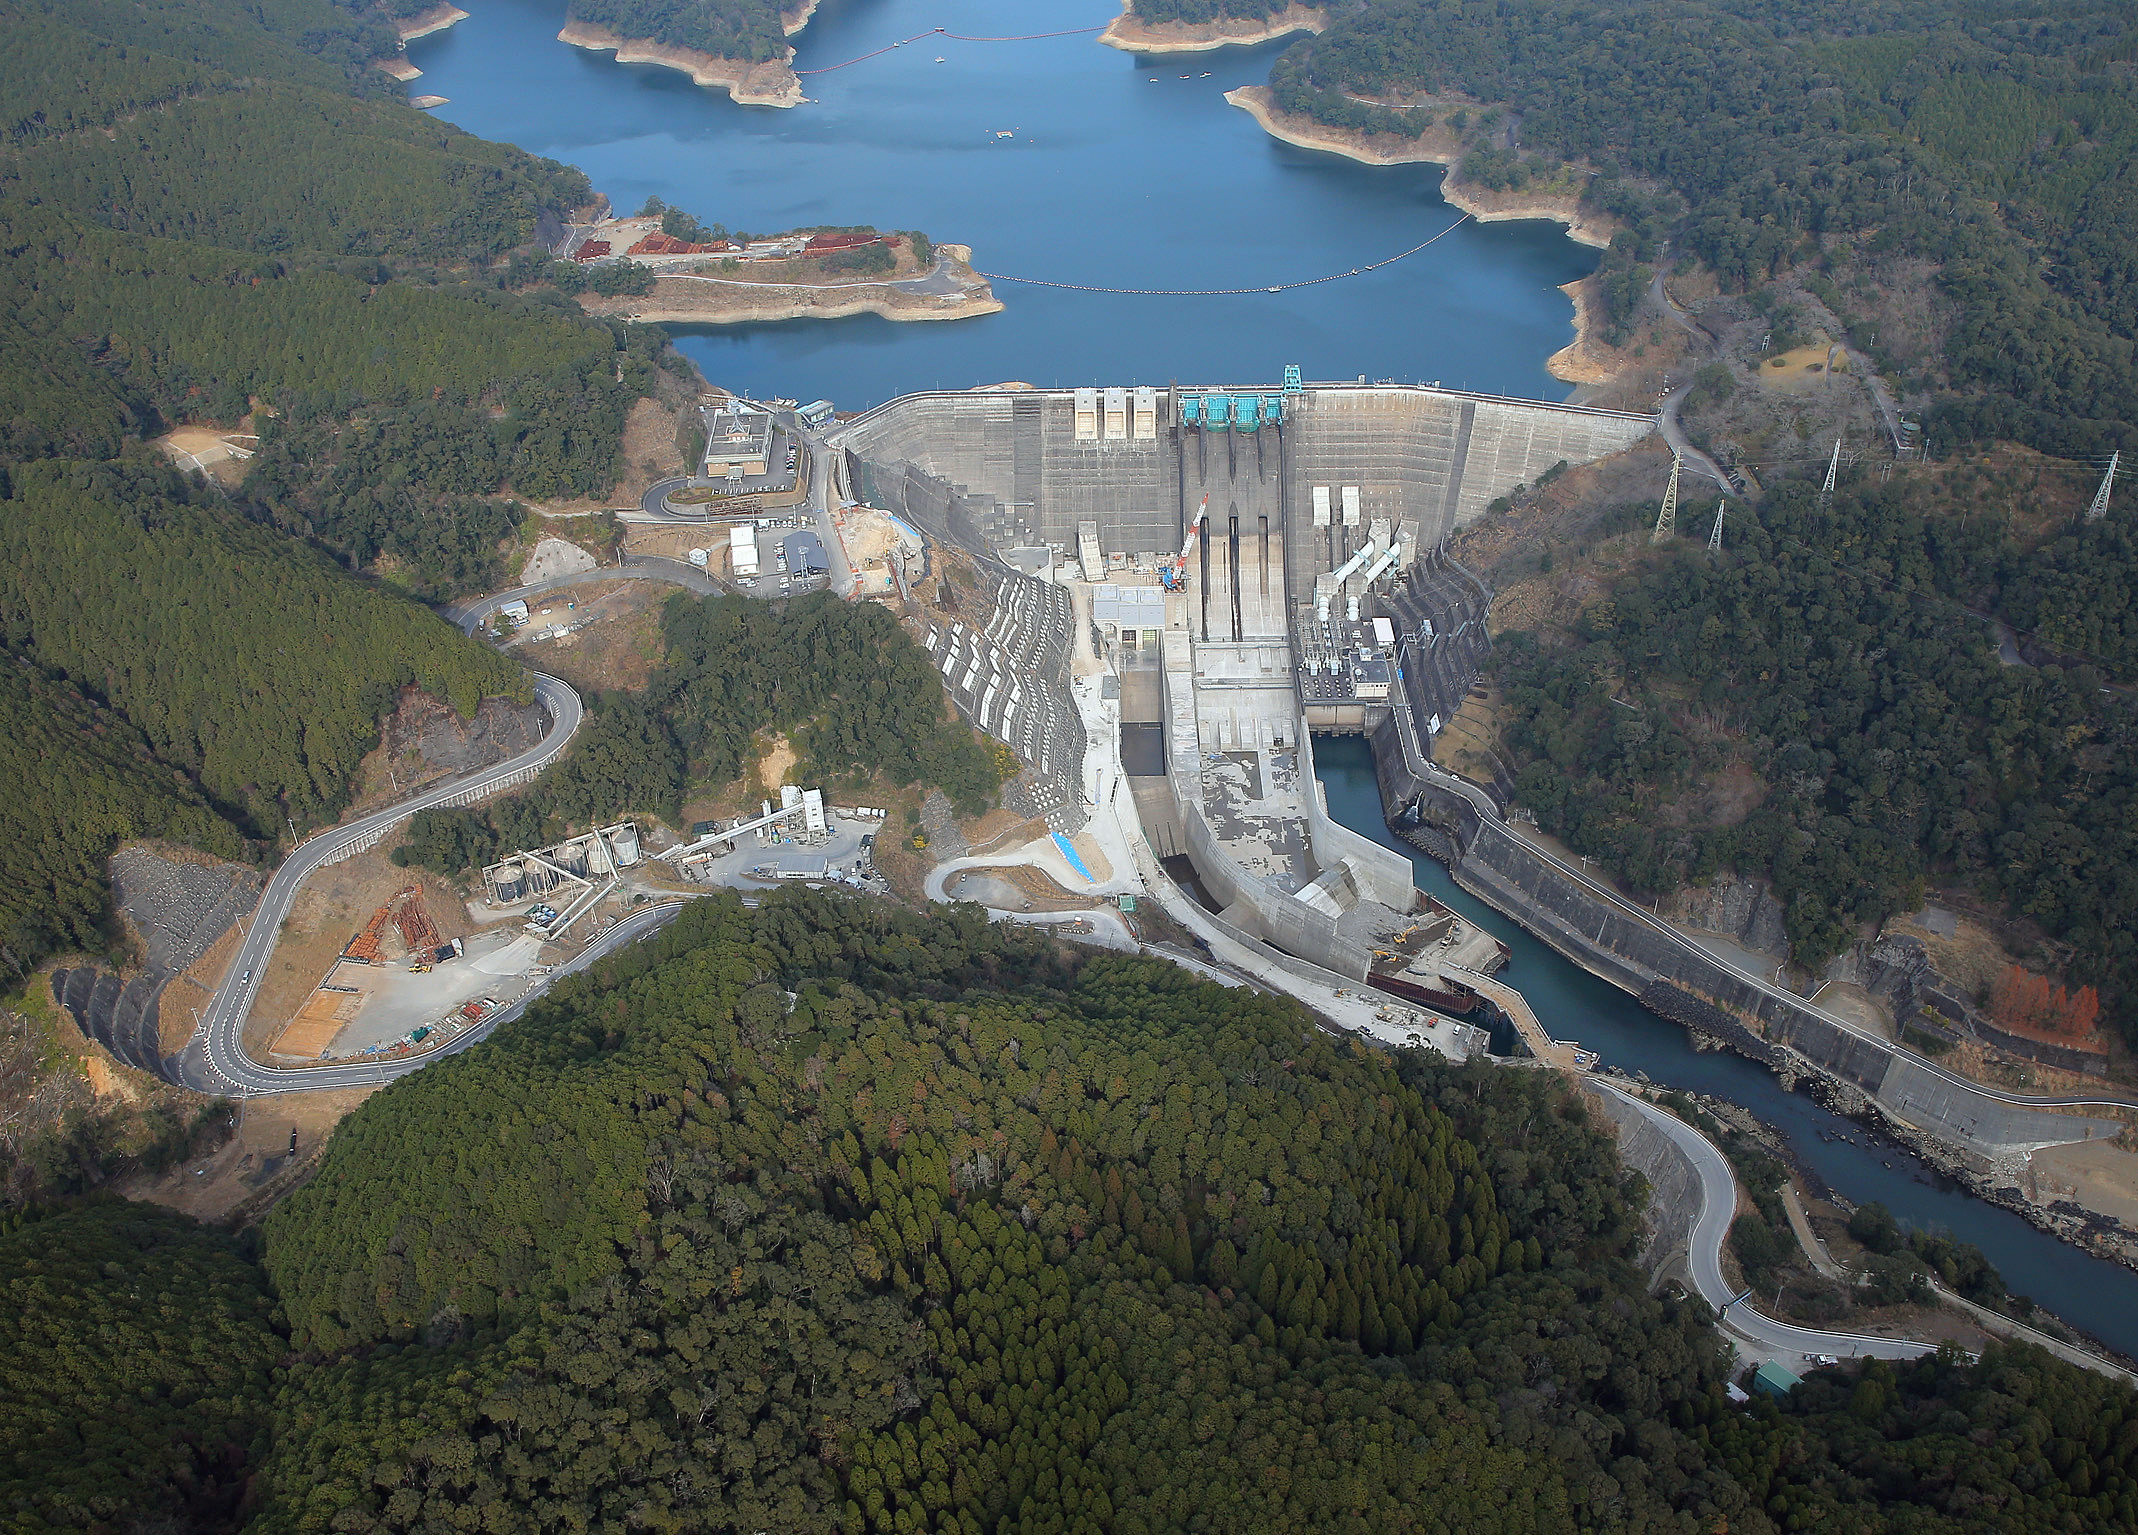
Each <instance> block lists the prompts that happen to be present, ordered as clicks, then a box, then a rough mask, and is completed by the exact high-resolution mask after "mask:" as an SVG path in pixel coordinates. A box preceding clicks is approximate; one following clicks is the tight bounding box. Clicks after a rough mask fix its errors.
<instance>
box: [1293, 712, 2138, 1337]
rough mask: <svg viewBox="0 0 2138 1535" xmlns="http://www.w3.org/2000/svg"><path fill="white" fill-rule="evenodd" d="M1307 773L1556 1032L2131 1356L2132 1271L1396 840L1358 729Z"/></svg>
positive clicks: (2136, 1314)
mask: <svg viewBox="0 0 2138 1535" xmlns="http://www.w3.org/2000/svg"><path fill="white" fill-rule="evenodd" d="M1314 764H1315V769H1316V776H1317V777H1319V778H1320V780H1321V782H1322V786H1323V788H1324V789H1325V790H1326V791H1327V794H1328V800H1329V814H1330V816H1331V817H1332V818H1333V819H1334V820H1336V821H1337V822H1338V823H1340V824H1341V825H1344V826H1348V827H1350V828H1351V829H1352V830H1353V831H1356V832H1359V833H1362V834H1363V835H1365V836H1368V837H1371V838H1373V840H1374V841H1376V842H1378V843H1380V844H1381V845H1382V846H1384V847H1391V848H1394V849H1395V850H1396V851H1397V852H1399V853H1403V854H1406V855H1407V856H1408V857H1409V858H1410V861H1411V867H1412V868H1413V869H1415V870H1416V871H1417V874H1416V878H1417V882H1418V888H1419V889H1421V890H1424V891H1426V892H1428V893H1429V894H1431V895H1433V896H1434V897H1436V898H1437V899H1439V900H1441V901H1444V902H1446V903H1447V904H1448V905H1450V906H1452V907H1454V908H1455V909H1456V910H1457V911H1459V912H1461V913H1462V914H1463V915H1464V916H1466V917H1469V918H1471V919H1472V920H1474V921H1476V922H1479V923H1482V924H1483V925H1484V926H1485V927H1486V928H1487V929H1489V930H1490V931H1491V932H1492V933H1494V934H1495V935H1497V936H1498V937H1500V938H1502V939H1504V940H1505V941H1506V942H1507V944H1508V945H1509V946H1510V947H1511V948H1512V949H1513V950H1514V958H1513V960H1512V961H1511V962H1510V963H1509V965H1508V966H1507V968H1506V970H1505V971H1503V972H1502V978H1503V979H1504V980H1505V981H1506V982H1507V984H1508V985H1510V986H1514V987H1517V988H1519V989H1520V990H1521V993H1522V995H1523V996H1525V997H1527V998H1528V999H1529V1003H1530V1006H1532V1007H1533V1008H1535V1009H1536V1012H1537V1016H1538V1017H1539V1018H1541V1019H1542V1020H1543V1021H1544V1026H1545V1027H1546V1028H1548V1029H1550V1030H1551V1032H1552V1034H1553V1035H1554V1037H1556V1038H1560V1039H1574V1040H1579V1041H1580V1042H1581V1043H1582V1044H1583V1045H1585V1046H1587V1047H1588V1048H1589V1049H1591V1050H1595V1051H1597V1052H1598V1053H1599V1054H1601V1055H1602V1057H1603V1062H1604V1064H1605V1065H1607V1066H1621V1067H1624V1068H1625V1069H1626V1070H1628V1071H1645V1072H1647V1073H1648V1075H1649V1076H1650V1077H1652V1078H1654V1079H1655V1080H1656V1081H1658V1082H1661V1083H1664V1084H1666V1085H1668V1086H1671V1087H1682V1088H1686V1089H1689V1090H1691V1091H1695V1092H1702V1093H1712V1094H1714V1095H1715V1096H1716V1097H1718V1098H1725V1099H1728V1100H1729V1101H1730V1102H1732V1103H1737V1104H1742V1105H1743V1106H1744V1107H1745V1108H1748V1109H1750V1110H1751V1111H1752V1112H1753V1113H1754V1114H1756V1115H1757V1116H1758V1117H1759V1118H1760V1119H1762V1120H1764V1121H1765V1122H1766V1123H1768V1124H1770V1125H1772V1126H1774V1127H1775V1128H1776V1129H1777V1130H1779V1131H1781V1133H1782V1134H1783V1135H1784V1136H1786V1137H1788V1140H1789V1143H1790V1145H1791V1146H1792V1147H1793V1148H1794V1149H1795V1151H1796V1153H1797V1156H1798V1157H1799V1158H1800V1159H1801V1160H1802V1161H1803V1162H1804V1163H1805V1164H1806V1165H1807V1166H1808V1167H1810V1168H1811V1169H1812V1170H1813V1171H1814V1172H1816V1173H1817V1174H1818V1175H1819V1176H1820V1177H1821V1178H1823V1179H1825V1180H1826V1182H1827V1183H1828V1184H1829V1185H1831V1186H1832V1187H1833V1188H1835V1189H1837V1190H1839V1191H1840V1192H1841V1193H1843V1194H1846V1195H1847V1196H1848V1197H1849V1198H1850V1199H1853V1200H1855V1201H1856V1202H1857V1203H1858V1204H1865V1203H1868V1202H1870V1201H1871V1200H1874V1199H1875V1200H1879V1201H1882V1202H1883V1203H1884V1204H1885V1206H1886V1207H1887V1208H1888V1209H1890V1210H1891V1211H1892V1212H1893V1213H1894V1214H1895V1215H1896V1216H1898V1217H1900V1218H1901V1219H1902V1220H1904V1221H1906V1222H1908V1223H1909V1224H1911V1225H1914V1226H1918V1227H1924V1228H1932V1229H1939V1230H1944V1231H1949V1232H1951V1233H1952V1234H1953V1235H1954V1236H1956V1237H1958V1238H1959V1239H1960V1240H1961V1241H1963V1242H1972V1243H1974V1244H1975V1245H1976V1246H1977V1247H1979V1248H1981V1249H1982V1250H1983V1251H1984V1252H1985V1253H1987V1254H1988V1255H1989V1257H1990V1260H1991V1261H1992V1262H1994V1263H1995V1264H1996V1265H1997V1267H1998V1268H1999V1269H2000V1270H2001V1271H2002V1272H2003V1274H2004V1280H2005V1283H2006V1284H2007V1285H2009V1286H2011V1288H2012V1289H2013V1290H2014V1291H2016V1292H2017V1293H2019V1294H2021V1295H2029V1296H2032V1297H2033V1298H2034V1300H2035V1301H2036V1302H2037V1303H2038V1304H2040V1305H2043V1306H2046V1307H2048V1308H2049V1310H2051V1311H2053V1312H2055V1313H2056V1314H2057V1315H2059V1316H2061V1317H2063V1318H2064V1319H2065V1320H2066V1321H2068V1322H2070V1323H2071V1324H2072V1325H2073V1326H2075V1327H2081V1328H2084V1329H2085V1330H2086V1331H2088V1332H2090V1333H2092V1334H2093V1335H2094V1336H2095V1337H2097V1338H2099V1339H2100V1340H2101V1341H2102V1342H2104V1343H2107V1344H2108V1345H2109V1346H2111V1347H2112V1348H2116V1349H2119V1350H2121V1351H2122V1352H2123V1353H2125V1354H2131V1355H2138V1274H2134V1273H2132V1272H2131V1271H2130V1270H2129V1269H2126V1268H2124V1267H2122V1266H2121V1265H2120V1264H2115V1263H2110V1262H2107V1261H2105V1260H2103V1259H2100V1258H2093V1257H2089V1256H2088V1255H2086V1254H2085V1253H2083V1252H2081V1251H2080V1250H2079V1249H2078V1248H2075V1247H2073V1246H2071V1245H2070V1244H2069V1243H2066V1242H2061V1241H2058V1240H2057V1239H2056V1238H2055V1237H2052V1236H2049V1235H2047V1234H2046V1233H2044V1232H2041V1231H2037V1230H2035V1228H2034V1227H2032V1226H2030V1225H2028V1224H2027V1223H2026V1222H2025V1221H2023V1220H2021V1219H2020V1218H2019V1217H2018V1216H2016V1215H2014V1214H2012V1213H2011V1212H2010V1211H2008V1210H2001V1209H1999V1208H1998V1207H1997V1206H1995V1205H1992V1204H1985V1203H1984V1202H1983V1201H1981V1200H1979V1199H1977V1198H1975V1197H1974V1195H1972V1194H1970V1193H1968V1192H1967V1191H1966V1190H1965V1189H1963V1188H1961V1187H1959V1186H1958V1185H1956V1184H1953V1183H1951V1182H1950V1181H1948V1180H1946V1179H1944V1178H1942V1177H1940V1176H1939V1175H1938V1174H1937V1173H1935V1172H1933V1171H1931V1170H1930V1169H1929V1168H1927V1167H1925V1166H1924V1165H1923V1164H1922V1163H1921V1162H1919V1161H1917V1160H1916V1159H1915V1158H1914V1157H1912V1156H1910V1155H1909V1154H1908V1153H1907V1152H1906V1151H1904V1150H1902V1149H1901V1148H1900V1147H1897V1146H1891V1145H1885V1144H1881V1143H1877V1142H1873V1141H1872V1140H1870V1138H1869V1137H1868V1136H1867V1135H1866V1134H1865V1133H1864V1131H1863V1128H1862V1127H1861V1126H1859V1125H1857V1124H1855V1123H1853V1122H1851V1121H1849V1120H1846V1119H1842V1118H1841V1117H1839V1116H1838V1115H1835V1114H1830V1113H1828V1112H1827V1111H1826V1110H1825V1109H1823V1108H1821V1107H1820V1106H1819V1105H1818V1104H1817V1103H1815V1102H1813V1101H1812V1098H1811V1096H1810V1094H1808V1093H1804V1092H1794V1093H1792V1092H1784V1091H1783V1090H1782V1086H1781V1084H1780V1083H1779V1082H1778V1081H1776V1080H1775V1078H1774V1076H1773V1074H1772V1073H1771V1072H1769V1071H1768V1070H1767V1069H1766V1068H1765V1067H1764V1066H1760V1065H1758V1064H1756V1063H1755V1062H1752V1061H1749V1060H1746V1059H1745V1058H1744V1057H1743V1056H1741V1055H1737V1054H1734V1053H1732V1052H1730V1051H1727V1050H1713V1051H1699V1050H1695V1049H1694V1048H1693V1047H1692V1043H1691V1040H1690V1038H1689V1037H1688V1036H1687V1034H1686V1032H1685V1030H1684V1029H1682V1028H1680V1027H1679V1026H1678V1025H1676V1024H1674V1023H1670V1022H1668V1021H1666V1020H1665V1019H1662V1018H1658V1017H1656V1016H1655V1014H1653V1013H1651V1012H1649V1011H1648V1010H1647V1009H1646V1008H1643V1007H1642V1006H1640V1004H1638V1003H1637V1002H1635V1001H1634V1000H1633V998H1631V997H1629V996H1627V995H1626V994H1625V993H1624V992H1622V991H1620V990H1619V989H1618V988H1617V987H1615V986H1612V985H1610V984H1608V983H1606V982H1604V981H1600V980H1598V979H1597V978H1596V977H1595V976H1593V975H1591V974H1589V972H1588V971H1586V970H1584V969H1582V968H1581V967H1580V966H1579V965H1576V964H1573V963H1572V962H1570V961H1568V960H1566V959H1564V958H1562V957H1561V956H1560V955H1559V954H1558V952H1557V951H1556V950H1553V949H1551V948H1549V947H1548V946H1546V945H1545V944H1544V943H1542V942H1540V941H1539V940H1537V939H1535V938H1532V937H1530V935H1529V934H1528V933H1526V932H1524V931H1523V930H1522V929H1521V928H1520V927H1519V926H1517V925H1516V923H1515V921H1514V919H1513V918H1512V917H1508V916H1503V915H1502V914H1501V913H1499V912H1496V911H1494V910H1493V909H1492V908H1491V907H1489V906H1487V905H1486V904H1485V903H1484V902H1483V901H1480V900H1478V899H1477V898H1476V897H1474V896H1472V895H1470V894H1469V893H1468V892H1467V891H1465V890H1463V889H1461V888H1460V887H1459V886H1457V885H1456V883H1455V881H1454V880H1453V879H1452V878H1451V877H1450V876H1449V874H1448V871H1447V869H1446V867H1445V866H1444V865H1442V864H1440V863H1438V862H1436V861H1435V860H1433V859H1431V858H1428V857H1427V856H1426V855H1425V854H1423V853H1421V852H1418V851H1417V850H1416V849H1414V848H1412V847H1411V846H1409V845H1408V844H1407V843H1404V842H1400V841H1398V840H1397V839H1396V836H1395V834H1394V833H1393V832H1391V831H1390V830H1389V829H1388V825H1387V823H1386V822H1385V821H1384V820H1383V819H1382V817H1381V791H1380V789H1379V787H1378V786H1377V784H1376V782H1375V779H1374V771H1373V752H1372V749H1371V748H1370V747H1368V746H1367V745H1366V743H1365V742H1364V741H1363V740H1360V739H1358V738H1356V737H1334V738H1329V739H1323V740H1317V741H1316V742H1315V743H1314Z"/></svg>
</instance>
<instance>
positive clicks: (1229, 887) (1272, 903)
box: [1180, 805, 1409, 981]
mask: <svg viewBox="0 0 2138 1535" xmlns="http://www.w3.org/2000/svg"><path fill="white" fill-rule="evenodd" d="M1180 817H1181V821H1182V823H1183V825H1184V826H1185V827H1186V828H1187V834H1188V839H1187V840H1188V857H1189V858H1190V859H1191V860H1192V861H1193V862H1194V864H1195V871H1196V873H1198V874H1200V875H1201V876H1202V879H1203V888H1204V889H1206V890H1208V891H1209V892H1210V894H1211V896H1212V898H1213V899H1215V900H1217V901H1219V902H1221V903H1222V904H1223V905H1224V907H1225V908H1226V910H1228V911H1246V912H1251V913H1253V915H1254V921H1255V926H1256V927H1257V928H1259V929H1260V933H1259V935H1258V936H1259V937H1261V938H1263V939H1265V940H1267V941H1268V942H1269V943H1271V944H1274V945H1275V946H1276V947H1277V948H1279V949H1281V950H1282V951H1283V952H1284V953H1286V954H1289V955H1294V956H1296V957H1298V958H1300V959H1303V960H1305V961H1307V962H1308V963H1309V964H1310V965H1318V966H1320V967H1321V968H1322V969H1324V970H1330V971H1334V972H1335V973H1336V974H1338V975H1341V976H1346V977H1348V978H1349V979H1351V980H1354V981H1363V980H1365V978H1366V972H1367V969H1368V967H1369V966H1370V965H1371V964H1372V963H1373V956H1372V954H1371V953H1370V952H1369V951H1368V950H1367V949H1366V947H1365V945H1363V944H1359V943H1354V942H1352V941H1351V940H1349V939H1347V938H1344V937H1342V936H1341V935H1340V934H1339V933H1338V932H1337V925H1336V919H1335V918H1334V917H1331V916H1329V915H1328V914H1327V913H1326V912H1320V911H1316V910H1315V909H1314V908H1313V907H1311V906H1309V905H1307V904H1306V903H1305V902H1303V901H1295V900H1293V899H1292V898H1291V897H1290V896H1288V895H1285V894H1283V893H1282V892H1279V891H1275V890H1272V889H1270V887H1269V886H1268V885H1267V884H1265V883H1264V882H1263V881H1262V880H1259V879H1257V878H1255V877H1254V876H1253V875H1251V874H1248V873H1246V872H1244V871H1243V870H1242V869H1241V868H1240V867H1239V865H1238V864H1236V863H1234V862H1233V861H1232V858H1231V856H1230V855H1229V854H1227V853H1226V851H1225V849H1224V848H1223V846H1221V845H1220V844H1219V842H1218V840H1217V837H1216V836H1215V835H1214V834H1213V833H1212V832H1211V830H1210V823H1209V822H1208V821H1207V820H1205V819H1204V817H1203V812H1202V807H1200V806H1198V805H1183V806H1181V807H1180ZM1384 851H1385V850H1384ZM1404 872H1405V874H1406V876H1407V875H1408V873H1409V867H1408V864H1407V863H1406V865H1405V870H1404ZM1406 888H1407V884H1406Z"/></svg>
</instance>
